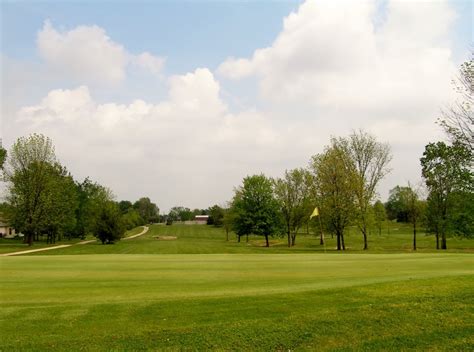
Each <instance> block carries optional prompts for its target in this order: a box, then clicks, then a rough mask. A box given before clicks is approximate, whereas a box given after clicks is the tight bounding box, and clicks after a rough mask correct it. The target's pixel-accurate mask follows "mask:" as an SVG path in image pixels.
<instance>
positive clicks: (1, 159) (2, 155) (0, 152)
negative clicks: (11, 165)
mask: <svg viewBox="0 0 474 352" xmlns="http://www.w3.org/2000/svg"><path fill="white" fill-rule="evenodd" d="M6 158H7V151H6V149H5V148H3V147H2V146H1V145H0V170H2V169H3V164H4V163H5V160H6Z"/></svg>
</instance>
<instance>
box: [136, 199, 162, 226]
mask: <svg viewBox="0 0 474 352" xmlns="http://www.w3.org/2000/svg"><path fill="white" fill-rule="evenodd" d="M133 209H135V210H136V211H138V213H139V214H140V216H141V217H142V219H143V220H145V222H146V223H152V222H158V220H159V218H158V215H159V209H158V207H157V206H156V204H155V203H152V202H151V201H150V198H148V197H143V198H140V199H139V200H137V201H136V202H135V203H134V204H133Z"/></svg>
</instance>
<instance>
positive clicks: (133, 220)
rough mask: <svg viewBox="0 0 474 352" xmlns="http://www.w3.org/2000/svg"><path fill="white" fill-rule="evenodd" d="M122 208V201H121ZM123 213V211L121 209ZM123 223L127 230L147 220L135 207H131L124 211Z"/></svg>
mask: <svg viewBox="0 0 474 352" xmlns="http://www.w3.org/2000/svg"><path fill="white" fill-rule="evenodd" d="M119 209H120V203H119ZM121 213H122V211H121ZM121 221H122V224H123V226H124V227H125V230H131V229H133V228H135V227H137V226H141V225H144V224H145V220H143V218H142V217H141V216H140V213H139V212H138V211H137V210H135V209H133V208H129V209H128V210H127V212H126V213H122V220H121Z"/></svg>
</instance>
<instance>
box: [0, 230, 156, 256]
mask: <svg viewBox="0 0 474 352" xmlns="http://www.w3.org/2000/svg"><path fill="white" fill-rule="evenodd" d="M142 227H143V231H142V232H140V233H138V234H136V235H133V236H129V237H125V238H122V239H123V240H129V239H132V238H135V237H138V236H141V235H144V234H145V233H147V232H148V226H142ZM96 241H97V240H89V241H81V242H78V243H74V244H61V245H59V246H53V247H45V248H38V249H29V250H26V251H19V252H11V253H2V254H0V257H11V256H13V255H21V254H28V253H35V252H43V251H50V250H52V249H59V248H66V247H71V246H77V245H81V244H87V243H92V242H96Z"/></svg>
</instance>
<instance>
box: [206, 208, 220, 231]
mask: <svg viewBox="0 0 474 352" xmlns="http://www.w3.org/2000/svg"><path fill="white" fill-rule="evenodd" d="M208 214H209V218H208V219H207V224H208V225H214V226H217V227H219V226H222V225H223V219H224V209H222V208H221V207H220V206H218V205H217V204H216V205H213V206H212V207H210V208H209V210H208Z"/></svg>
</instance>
